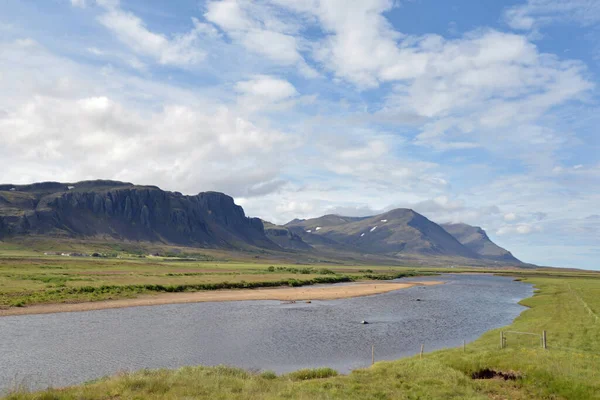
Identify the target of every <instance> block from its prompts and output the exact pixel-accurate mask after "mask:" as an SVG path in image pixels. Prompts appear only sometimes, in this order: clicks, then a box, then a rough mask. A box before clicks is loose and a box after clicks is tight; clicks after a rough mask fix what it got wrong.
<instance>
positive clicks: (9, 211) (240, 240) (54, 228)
mask: <svg viewBox="0 0 600 400" xmlns="http://www.w3.org/2000/svg"><path fill="white" fill-rule="evenodd" d="M0 215H1V216H2V219H1V222H0V232H2V234H4V235H24V234H38V235H44V234H50V235H61V236H76V237H77V236H84V237H98V236H101V237H113V238H118V239H127V240H148V241H161V242H167V243H172V244H182V245H198V246H206V247H235V248H243V247H245V246H256V247H262V248H277V247H278V246H277V245H275V244H274V243H273V242H272V241H271V240H269V239H268V238H267V237H266V236H265V232H264V228H263V224H262V221H261V220H260V219H258V218H247V217H246V216H245V214H244V210H243V209H242V208H241V207H239V206H237V205H236V204H235V203H234V201H233V199H232V198H231V197H229V196H227V195H224V194H222V193H215V192H208V193H200V194H198V195H196V196H184V195H182V194H180V193H173V192H166V191H163V190H160V189H159V188H157V187H153V186H135V185H132V184H127V183H123V182H111V181H94V182H79V183H74V184H62V183H52V182H50V183H43V184H35V185H27V186H15V185H2V186H0Z"/></svg>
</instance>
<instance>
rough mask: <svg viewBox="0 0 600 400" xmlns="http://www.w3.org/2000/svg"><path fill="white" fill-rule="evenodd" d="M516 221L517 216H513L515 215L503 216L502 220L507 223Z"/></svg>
mask: <svg viewBox="0 0 600 400" xmlns="http://www.w3.org/2000/svg"><path fill="white" fill-rule="evenodd" d="M516 219H517V214H515V213H508V214H504V220H505V221H507V222H511V221H516Z"/></svg>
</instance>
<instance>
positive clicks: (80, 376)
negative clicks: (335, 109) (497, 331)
mask: <svg viewBox="0 0 600 400" xmlns="http://www.w3.org/2000/svg"><path fill="white" fill-rule="evenodd" d="M411 280H414V281H424V280H443V281H445V282H446V284H444V285H438V286H429V287H414V288H410V289H402V290H398V291H394V292H390V293H386V294H380V295H375V296H368V297H358V298H353V299H343V300H328V301H313V302H312V303H311V304H304V303H296V304H281V303H280V302H278V301H244V302H226V303H196V304H174V305H160V306H151V307H135V308H124V309H112V310H100V311H89V312H76V313H61V314H46V315H26V316H16V317H2V318H0V392H2V391H5V390H8V389H11V388H14V387H15V386H16V385H25V386H27V387H29V388H32V389H38V388H45V387H48V386H54V387H59V386H65V385H72V384H78V383H82V382H85V381H88V380H92V379H96V378H99V377H102V376H106V375H112V374H114V373H116V372H119V371H132V370H138V369H142V368H176V367H180V366H186V365H200V364H202V365H219V364H226V365H231V366H238V367H242V368H247V369H256V370H273V371H275V372H278V373H283V372H290V371H294V370H297V369H300V368H312V367H321V366H328V367H332V368H334V369H337V370H338V371H340V372H342V373H346V372H348V371H350V370H352V369H355V368H360V367H365V366H368V365H369V364H370V362H371V345H375V357H376V359H377V360H382V359H386V360H393V359H397V358H400V357H404V356H409V355H413V354H415V353H418V352H419V350H420V345H421V344H422V343H423V344H424V345H425V350H426V351H431V350H435V349H440V348H444V347H455V346H459V345H462V342H463V340H466V341H467V342H469V341H472V340H474V339H476V338H477V337H479V336H480V335H481V334H482V333H484V332H485V331H487V330H490V329H493V328H497V327H501V326H504V325H507V324H510V323H511V321H512V320H513V319H514V318H516V317H517V316H518V315H519V314H520V313H521V311H523V310H524V307H522V306H520V305H519V304H517V303H518V302H519V301H520V300H521V299H524V298H526V297H530V296H531V295H532V293H533V289H532V286H531V285H528V284H525V283H521V282H514V281H513V280H512V279H511V278H507V277H498V276H489V275H458V274H456V275H452V274H450V275H444V276H442V277H428V278H411V279H403V280H401V281H411ZM417 299H419V300H420V301H417ZM362 320H367V321H368V322H369V324H368V325H362V324H360V321H362Z"/></svg>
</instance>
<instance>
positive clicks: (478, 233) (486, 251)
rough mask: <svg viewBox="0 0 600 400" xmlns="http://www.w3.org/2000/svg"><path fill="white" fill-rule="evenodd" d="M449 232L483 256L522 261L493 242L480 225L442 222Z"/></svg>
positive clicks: (496, 259)
mask: <svg viewBox="0 0 600 400" xmlns="http://www.w3.org/2000/svg"><path fill="white" fill-rule="evenodd" d="M442 228H444V229H445V230H446V231H447V232H448V233H450V234H451V235H452V236H454V237H455V238H456V239H457V240H458V241H459V242H460V243H462V244H463V245H464V246H465V247H467V248H468V249H470V250H471V251H473V252H475V253H477V254H478V255H479V256H481V257H482V258H485V259H487V260H494V261H503V262H509V263H517V264H519V263H521V261H519V260H518V259H517V258H516V257H514V256H513V255H512V254H511V253H510V251H508V250H506V249H503V248H502V247H500V246H498V245H497V244H496V243H494V242H492V241H491V240H490V238H489V237H488V235H487V233H486V232H485V231H484V230H483V229H481V228H480V227H478V226H471V225H467V224H462V223H461V224H442Z"/></svg>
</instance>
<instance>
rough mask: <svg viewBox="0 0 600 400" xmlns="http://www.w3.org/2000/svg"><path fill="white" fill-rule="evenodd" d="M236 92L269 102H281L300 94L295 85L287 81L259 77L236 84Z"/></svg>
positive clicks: (263, 76)
mask: <svg viewBox="0 0 600 400" xmlns="http://www.w3.org/2000/svg"><path fill="white" fill-rule="evenodd" d="M235 90H236V91H237V92H239V93H242V94H243V95H246V96H252V97H258V98H262V99H266V100H269V101H279V100H284V99H288V98H290V97H294V96H296V95H297V94H298V92H297V91H296V88H295V87H294V85H292V84H291V83H289V82H288V81H286V80H285V79H278V78H273V77H270V76H267V75H258V76H255V77H254V78H252V79H250V80H247V81H240V82H238V83H236V85H235Z"/></svg>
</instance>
